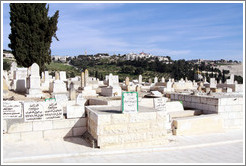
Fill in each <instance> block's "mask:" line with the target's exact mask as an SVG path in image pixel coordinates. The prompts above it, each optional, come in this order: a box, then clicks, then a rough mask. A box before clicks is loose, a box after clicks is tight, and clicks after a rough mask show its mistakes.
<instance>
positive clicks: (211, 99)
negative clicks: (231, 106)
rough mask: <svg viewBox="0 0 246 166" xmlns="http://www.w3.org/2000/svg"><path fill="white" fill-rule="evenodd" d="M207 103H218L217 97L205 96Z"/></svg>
mask: <svg viewBox="0 0 246 166" xmlns="http://www.w3.org/2000/svg"><path fill="white" fill-rule="evenodd" d="M207 104H209V105H219V99H218V98H207Z"/></svg>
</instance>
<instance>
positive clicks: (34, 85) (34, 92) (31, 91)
mask: <svg viewBox="0 0 246 166" xmlns="http://www.w3.org/2000/svg"><path fill="white" fill-rule="evenodd" d="M26 96H27V97H37V98H40V97H42V96H43V94H42V91H41V88H40V76H39V66H38V64H36V63H33V64H32V66H31V67H30V75H29V76H28V77H27V95H26Z"/></svg>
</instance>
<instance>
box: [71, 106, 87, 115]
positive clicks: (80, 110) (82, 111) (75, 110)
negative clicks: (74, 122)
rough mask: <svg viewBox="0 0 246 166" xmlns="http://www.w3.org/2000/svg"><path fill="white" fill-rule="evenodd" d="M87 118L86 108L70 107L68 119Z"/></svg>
mask: <svg viewBox="0 0 246 166" xmlns="http://www.w3.org/2000/svg"><path fill="white" fill-rule="evenodd" d="M79 117H85V107H84V106H82V105H68V106H67V118H79Z"/></svg>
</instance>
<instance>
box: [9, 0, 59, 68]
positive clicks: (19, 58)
mask: <svg viewBox="0 0 246 166" xmlns="http://www.w3.org/2000/svg"><path fill="white" fill-rule="evenodd" d="M48 11H49V6H48V5H47V6H46V3H11V4H10V20H11V22H10V26H11V34H10V35H9V39H10V44H9V48H11V49H12V52H13V55H14V57H15V59H16V62H17V63H18V65H21V66H24V67H29V66H31V65H32V64H33V63H37V64H38V65H39V67H40V72H41V71H43V70H44V64H45V63H48V64H49V63H50V62H51V50H50V44H51V42H52V37H55V38H56V40H58V38H57V37H56V31H57V23H58V17H59V11H56V12H55V14H54V15H53V16H52V17H49V16H48Z"/></svg>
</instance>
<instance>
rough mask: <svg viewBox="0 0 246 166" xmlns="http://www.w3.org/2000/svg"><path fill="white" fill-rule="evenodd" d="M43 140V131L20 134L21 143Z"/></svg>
mask: <svg viewBox="0 0 246 166" xmlns="http://www.w3.org/2000/svg"><path fill="white" fill-rule="evenodd" d="M41 139H43V131H32V132H22V133H21V140H22V141H28V142H29V141H37V140H41Z"/></svg>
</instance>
